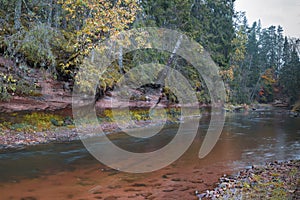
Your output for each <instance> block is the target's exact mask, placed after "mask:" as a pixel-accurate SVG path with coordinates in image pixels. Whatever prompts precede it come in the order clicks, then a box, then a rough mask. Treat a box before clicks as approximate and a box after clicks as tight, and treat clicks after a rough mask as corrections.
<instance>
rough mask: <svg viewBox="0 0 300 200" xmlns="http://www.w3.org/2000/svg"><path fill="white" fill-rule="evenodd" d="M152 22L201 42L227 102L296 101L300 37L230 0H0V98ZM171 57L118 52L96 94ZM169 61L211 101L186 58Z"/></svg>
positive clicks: (69, 75)
mask: <svg viewBox="0 0 300 200" xmlns="http://www.w3.org/2000/svg"><path fill="white" fill-rule="evenodd" d="M149 26H150V27H163V28H169V29H173V30H179V31H181V32H183V33H185V34H186V35H187V36H189V37H190V38H192V39H194V40H195V41H197V42H198V43H200V44H201V45H203V47H204V48H205V49H206V50H207V51H209V53H210V54H211V57H212V59H213V60H214V61H215V62H216V63H217V65H218V66H219V69H220V75H221V76H222V78H223V81H224V83H225V87H226V93H227V101H228V102H230V103H238V104H241V103H253V102H259V103H272V102H275V101H280V102H283V103H288V104H293V103H294V102H295V101H297V100H298V98H299V92H300V91H299V88H300V60H299V54H300V39H299V38H290V37H287V36H285V35H284V34H283V27H281V26H278V27H276V26H270V27H268V28H262V27H261V22H260V21H258V22H254V23H253V24H250V25H249V24H248V21H247V18H246V15H245V13H243V12H238V11H236V10H235V7H234V0H180V1H179V0H138V1H137V0H123V1H121V0H0V91H1V94H0V100H2V101H8V100H9V99H10V98H11V96H12V95H25V96H26V95H28V96H31V95H33V96H34V95H38V94H37V93H38V92H37V91H38V85H37V84H36V80H34V79H32V78H30V76H29V74H30V73H33V71H35V72H36V70H38V72H40V73H41V76H42V72H44V71H45V72H47V73H49V74H51V77H52V78H53V79H56V80H59V81H64V82H72V81H73V80H74V77H75V76H76V72H77V70H78V66H79V65H80V63H81V62H82V60H83V58H84V57H85V56H87V55H88V54H89V53H90V52H91V50H92V49H93V48H95V46H97V44H99V43H100V42H101V41H103V40H105V39H106V38H109V37H110V36H112V35H114V34H117V33H118V32H120V31H122V30H128V29H132V28H140V27H149ZM169 57H170V54H168V53H165V52H157V51H155V50H144V51H141V50H139V51H134V52H130V53H128V54H125V55H123V56H122V58H121V60H119V61H116V62H114V63H113V64H112V66H111V69H110V70H109V72H108V73H106V75H105V76H104V77H102V79H101V80H99V81H100V84H99V91H100V94H101V95H100V98H101V97H103V96H104V95H105V91H106V90H112V89H113V86H114V84H115V82H116V81H117V80H118V78H119V77H120V76H121V75H122V74H124V73H126V71H128V70H129V69H130V68H132V67H134V66H136V65H138V64H139V63H140V62H146V61H147V62H149V61H151V62H159V63H162V64H167V62H168V58H169ZM171 66H172V67H173V68H175V69H177V70H179V71H180V72H181V73H182V74H184V75H185V76H186V77H187V78H188V79H189V80H190V83H191V85H192V86H193V87H194V88H195V91H196V92H197V95H198V98H199V100H200V101H201V102H203V103H209V95H207V92H206V87H205V84H204V83H203V81H202V80H201V77H198V76H197V73H196V72H195V69H193V67H192V66H191V65H189V64H188V63H187V62H185V61H184V60H182V59H181V58H180V57H178V58H176V59H174V60H173V62H172V64H171ZM145 76H146V75H145ZM170 100H171V99H170Z"/></svg>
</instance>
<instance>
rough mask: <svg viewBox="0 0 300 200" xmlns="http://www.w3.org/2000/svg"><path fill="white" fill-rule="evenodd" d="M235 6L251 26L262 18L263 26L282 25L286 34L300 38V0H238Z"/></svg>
mask: <svg viewBox="0 0 300 200" xmlns="http://www.w3.org/2000/svg"><path fill="white" fill-rule="evenodd" d="M235 8H236V10H237V11H245V12H246V16H247V19H248V24H249V25H250V26H251V25H252V23H253V22H254V21H258V19H261V22H262V27H263V28H266V27H269V26H270V25H275V26H278V25H281V26H282V27H283V29H284V34H285V35H288V36H291V37H297V38H300V0H236V1H235Z"/></svg>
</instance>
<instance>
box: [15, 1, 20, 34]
mask: <svg viewBox="0 0 300 200" xmlns="http://www.w3.org/2000/svg"><path fill="white" fill-rule="evenodd" d="M21 14H22V0H16V4H15V17H14V28H15V30H20V28H21V26H22V24H21Z"/></svg>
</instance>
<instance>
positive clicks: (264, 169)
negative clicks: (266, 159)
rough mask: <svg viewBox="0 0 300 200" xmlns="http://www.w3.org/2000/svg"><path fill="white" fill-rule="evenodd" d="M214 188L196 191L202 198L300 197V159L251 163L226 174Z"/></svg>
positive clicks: (279, 198) (233, 199)
mask: <svg viewBox="0 0 300 200" xmlns="http://www.w3.org/2000/svg"><path fill="white" fill-rule="evenodd" d="M217 185H218V186H217V187H216V188H215V189H213V190H207V191H203V192H202V193H197V194H196V196H197V197H198V198H199V200H202V199H224V200H225V199H232V200H239V199H263V200H265V199H272V200H285V199H287V200H289V199H295V200H296V199H300V160H290V161H284V162H278V161H274V162H271V163H267V164H266V165H264V166H252V167H251V168H248V169H245V170H241V171H240V172H239V173H238V174H237V175H234V176H227V175H224V176H222V177H221V178H220V179H219V183H218V184H217Z"/></svg>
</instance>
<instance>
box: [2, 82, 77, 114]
mask: <svg viewBox="0 0 300 200" xmlns="http://www.w3.org/2000/svg"><path fill="white" fill-rule="evenodd" d="M37 85H38V86H39V87H40V90H39V91H37V92H38V95H36V96H31V97H22V96H12V98H11V99H10V100H9V101H5V102H0V112H18V111H41V110H43V111H53V110H60V109H65V108H67V107H70V106H71V103H72V95H71V92H70V91H65V90H63V83H62V82H59V81H56V80H53V79H51V78H47V79H45V80H42V79H39V80H38V82H37Z"/></svg>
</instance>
